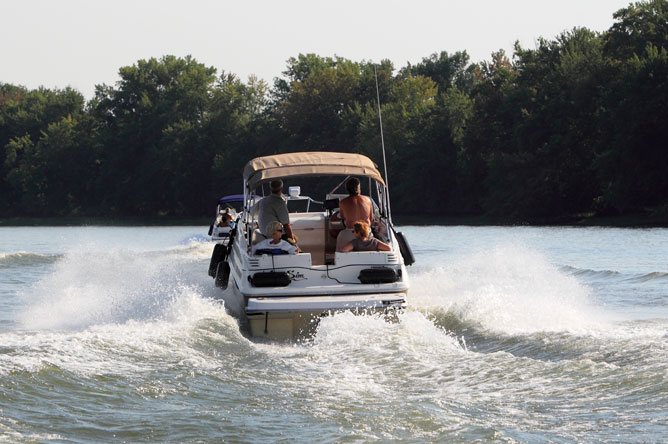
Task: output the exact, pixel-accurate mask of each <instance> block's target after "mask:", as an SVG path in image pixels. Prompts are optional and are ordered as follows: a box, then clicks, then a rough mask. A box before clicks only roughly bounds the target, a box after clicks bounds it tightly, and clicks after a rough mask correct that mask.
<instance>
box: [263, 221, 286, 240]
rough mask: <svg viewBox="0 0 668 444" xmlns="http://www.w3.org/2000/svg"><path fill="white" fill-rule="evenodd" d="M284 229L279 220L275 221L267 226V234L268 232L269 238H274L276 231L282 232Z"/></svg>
mask: <svg viewBox="0 0 668 444" xmlns="http://www.w3.org/2000/svg"><path fill="white" fill-rule="evenodd" d="M282 229H283V225H282V224H281V223H280V222H279V221H277V220H273V221H271V222H269V223H268V224H267V226H266V227H265V232H266V233H267V234H268V235H269V236H273V234H274V233H275V232H276V231H278V230H282Z"/></svg>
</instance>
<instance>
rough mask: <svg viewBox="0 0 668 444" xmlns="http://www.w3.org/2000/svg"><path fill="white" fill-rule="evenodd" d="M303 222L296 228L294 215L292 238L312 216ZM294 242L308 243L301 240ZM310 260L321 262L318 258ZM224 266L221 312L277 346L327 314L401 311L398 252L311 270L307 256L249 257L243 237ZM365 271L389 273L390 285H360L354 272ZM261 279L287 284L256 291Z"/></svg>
mask: <svg viewBox="0 0 668 444" xmlns="http://www.w3.org/2000/svg"><path fill="white" fill-rule="evenodd" d="M303 216H304V219H301V222H300V219H299V215H295V220H294V222H293V228H294V229H295V231H297V233H299V231H300V230H299V227H300V224H301V223H306V224H308V223H309V222H308V221H309V220H312V219H313V215H312V214H308V213H307V214H304V215H303ZM304 221H306V222H304ZM323 227H324V226H323ZM300 239H304V240H305V241H307V240H308V239H307V236H304V237H300ZM394 244H396V242H394ZM304 245H308V243H307V242H305V244H304ZM316 255H317V256H324V254H322V252H320V254H319V255H318V254H316ZM227 261H228V264H229V266H230V274H229V281H228V287H229V288H228V289H227V290H226V291H225V292H224V294H223V298H224V300H225V303H226V307H227V308H228V310H229V311H230V312H231V313H232V314H233V315H235V316H237V317H238V318H239V319H240V321H241V324H242V326H243V327H245V329H246V330H247V331H248V333H249V334H250V335H251V336H254V337H267V338H270V339H278V340H281V339H287V338H291V337H296V336H303V335H308V334H310V333H312V332H313V330H314V329H315V327H316V326H317V320H318V319H320V318H321V317H323V316H327V315H329V314H331V313H335V312H340V311H353V312H361V313H369V312H374V313H391V312H394V311H396V310H397V309H401V308H404V307H405V306H406V297H407V292H408V287H409V282H408V277H407V274H406V268H405V266H404V265H403V261H402V260H401V255H400V254H399V252H398V251H394V250H393V251H389V252H352V253H334V254H333V260H332V261H329V262H331V263H328V264H319V265H314V264H313V263H312V253H311V252H305V253H301V254H297V255H280V256H270V255H262V256H252V255H250V254H249V253H248V244H247V242H246V239H245V237H244V236H241V235H238V236H237V237H236V238H235V242H234V243H233V247H232V250H231V252H230V255H229V257H228V258H227ZM369 269H375V270H383V271H384V272H386V273H395V274H396V276H397V278H396V281H395V282H388V283H362V282H361V281H360V279H359V275H360V272H361V271H362V270H369ZM266 273H275V274H277V275H278V276H279V277H281V278H283V279H285V280H286V282H287V280H288V279H289V282H288V283H287V285H283V284H284V283H285V282H282V283H281V285H279V286H258V283H257V282H254V279H256V275H257V276H261V275H263V274H266ZM271 277H273V275H271ZM286 277H287V278H286ZM260 284H261V285H263V283H260ZM269 285H271V284H269Z"/></svg>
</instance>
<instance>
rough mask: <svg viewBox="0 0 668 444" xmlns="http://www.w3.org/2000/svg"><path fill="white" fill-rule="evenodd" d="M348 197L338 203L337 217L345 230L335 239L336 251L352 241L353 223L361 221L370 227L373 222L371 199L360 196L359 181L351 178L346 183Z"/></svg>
mask: <svg viewBox="0 0 668 444" xmlns="http://www.w3.org/2000/svg"><path fill="white" fill-rule="evenodd" d="M346 189H347V190H348V194H349V196H348V197H346V198H345V199H343V200H342V201H341V202H339V217H341V219H343V221H344V223H345V225H346V229H345V230H342V231H341V232H340V233H339V235H338V237H337V238H336V251H341V248H343V246H344V245H346V244H347V243H348V242H350V241H351V240H352V239H353V227H354V225H355V222H357V221H363V222H366V223H367V224H369V225H371V222H372V221H373V204H372V203H371V199H369V198H368V197H366V196H362V195H361V194H360V190H361V187H360V181H359V180H358V179H357V178H355V177H352V178H350V179H349V180H348V182H346Z"/></svg>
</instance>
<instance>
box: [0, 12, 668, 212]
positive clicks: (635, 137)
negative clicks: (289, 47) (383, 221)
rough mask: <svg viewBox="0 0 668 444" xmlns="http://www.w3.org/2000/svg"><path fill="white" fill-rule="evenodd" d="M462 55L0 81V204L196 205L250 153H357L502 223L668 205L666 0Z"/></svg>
mask: <svg viewBox="0 0 668 444" xmlns="http://www.w3.org/2000/svg"><path fill="white" fill-rule="evenodd" d="M614 19H615V23H614V24H613V26H612V27H611V28H610V29H609V30H608V31H606V32H604V33H596V32H592V31H590V30H588V29H586V28H576V29H573V30H570V31H567V32H564V33H562V34H561V35H559V36H557V37H556V38H555V39H554V40H547V39H541V40H539V41H538V43H537V45H536V48H535V49H527V48H522V47H521V46H520V45H519V44H517V45H516V46H515V49H514V54H513V55H512V57H511V58H509V57H507V56H506V54H504V52H503V51H500V52H498V53H495V54H492V56H491V59H490V60H489V61H485V62H483V63H480V64H471V63H470V62H469V57H468V55H467V53H466V52H465V51H464V52H457V53H455V54H448V53H446V52H441V53H440V54H433V55H431V56H429V57H425V58H424V59H423V60H422V61H421V62H420V63H418V64H417V65H411V64H409V65H408V66H405V67H403V68H401V69H398V70H395V68H394V66H393V64H392V62H390V61H388V60H385V61H382V62H381V63H380V64H379V65H377V66H376V65H374V64H373V63H371V62H367V61H362V62H354V61H351V60H347V59H345V58H341V57H335V58H329V57H320V56H317V55H315V54H307V55H299V56H298V57H296V58H292V59H290V60H288V62H287V69H286V71H285V72H284V73H283V76H282V77H280V78H277V79H275V82H274V84H273V86H269V85H267V84H266V83H265V82H264V81H261V80H258V79H257V78H254V77H251V78H249V79H248V81H247V82H245V83H244V82H243V81H241V80H239V79H238V78H237V77H236V76H235V75H233V74H230V73H227V72H223V73H222V74H220V75H217V73H216V69H214V68H212V67H207V66H205V65H203V64H201V63H199V62H197V61H196V60H194V59H193V58H191V57H185V58H178V57H174V56H165V57H162V58H160V59H154V58H152V59H150V60H140V61H138V62H137V63H136V64H135V65H133V66H127V67H123V68H121V69H120V71H119V75H120V81H119V82H118V83H117V84H116V85H114V86H108V85H99V86H97V88H96V94H95V97H94V98H93V99H92V100H91V101H90V102H88V103H86V101H85V100H84V98H83V96H82V95H81V94H80V93H78V92H77V91H75V90H72V89H70V88H66V89H64V90H49V89H45V88H39V89H37V90H28V89H26V88H24V87H20V86H15V85H10V84H3V83H0V214H1V215H2V216H4V217H9V216H38V217H39V216H77V215H79V216H114V217H126V216H148V217H153V216H206V215H209V213H210V212H211V211H212V208H213V206H214V205H215V201H216V199H217V198H218V197H219V196H221V195H224V194H232V193H238V192H240V191H241V169H242V167H243V165H244V164H245V162H246V161H248V160H249V159H250V158H252V157H255V156H258V155H266V154H274V153H281V152H291V151H305V150H326V151H349V152H360V153H364V154H367V155H369V156H370V157H371V158H372V159H374V160H375V161H376V162H377V163H379V164H381V163H382V155H381V149H380V147H381V143H380V131H379V124H378V121H379V119H378V107H377V104H376V83H375V79H374V68H375V69H376V70H377V73H378V82H379V90H380V98H381V103H382V118H383V126H384V130H385V134H384V135H385V144H386V153H387V156H388V169H389V183H390V184H391V189H392V197H393V207H394V209H395V212H398V213H400V212H401V209H406V210H408V209H410V212H411V213H413V214H424V215H433V216H479V215H487V216H492V217H499V218H503V219H507V220H515V221H542V220H553V221H554V220H560V219H562V218H570V217H573V216H574V215H579V214H622V213H630V212H643V211H644V212H647V211H649V212H652V211H653V212H663V213H666V212H668V174H666V171H668V143H667V142H666V141H667V140H668V129H667V128H668V125H667V124H666V122H668V0H650V1H644V2H639V3H633V4H630V5H629V6H628V7H627V8H624V9H621V10H619V11H618V12H617V13H615V15H614Z"/></svg>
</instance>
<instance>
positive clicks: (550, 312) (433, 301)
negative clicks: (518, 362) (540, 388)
mask: <svg viewBox="0 0 668 444" xmlns="http://www.w3.org/2000/svg"><path fill="white" fill-rule="evenodd" d="M413 276H414V277H413V284H414V287H413V291H412V292H411V303H412V305H413V306H416V307H417V308H418V309H420V310H423V311H425V312H428V313H430V314H431V315H432V316H434V318H435V319H436V320H437V322H438V323H440V324H442V325H445V326H458V328H466V327H467V326H468V327H474V328H477V329H482V330H489V331H493V332H497V333H504V334H510V335H515V334H530V333H537V332H562V331H567V332H571V333H589V332H591V331H598V330H601V329H605V328H607V326H609V322H610V321H611V320H613V317H612V316H611V314H610V313H608V312H606V311H605V310H604V309H603V308H602V307H601V306H598V305H596V300H595V298H594V296H593V294H592V292H591V289H590V288H589V287H587V286H586V285H584V284H583V283H581V282H580V281H578V280H577V278H576V277H575V276H572V275H569V274H568V273H565V272H563V271H561V270H560V269H559V267H557V266H555V265H553V264H551V263H550V262H549V261H548V260H547V258H546V257H545V256H543V255H542V254H540V253H538V252H536V251H533V250H530V249H527V248H524V247H518V246H515V245H504V246H497V247H495V248H492V249H489V250H485V251H480V252H477V253H474V254H471V255H469V256H464V257H460V258H456V259H454V260H452V261H451V262H447V263H442V264H438V263H437V264H434V265H433V266H427V267H421V268H420V269H418V270H417V272H415V273H414V274H413Z"/></svg>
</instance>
